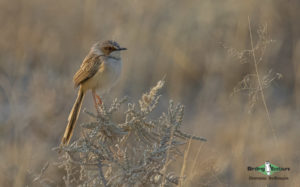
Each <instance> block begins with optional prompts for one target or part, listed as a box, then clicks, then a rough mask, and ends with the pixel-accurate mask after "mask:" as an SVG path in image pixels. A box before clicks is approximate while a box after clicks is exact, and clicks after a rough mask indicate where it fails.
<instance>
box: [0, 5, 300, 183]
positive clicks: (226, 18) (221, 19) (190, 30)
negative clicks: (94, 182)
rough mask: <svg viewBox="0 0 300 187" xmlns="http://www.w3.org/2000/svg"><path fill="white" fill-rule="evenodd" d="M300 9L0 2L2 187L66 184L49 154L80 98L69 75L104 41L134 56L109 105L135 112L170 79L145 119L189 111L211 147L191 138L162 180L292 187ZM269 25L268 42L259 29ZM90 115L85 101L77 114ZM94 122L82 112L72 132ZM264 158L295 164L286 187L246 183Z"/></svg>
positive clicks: (299, 94) (299, 93)
mask: <svg viewBox="0 0 300 187" xmlns="http://www.w3.org/2000/svg"><path fill="white" fill-rule="evenodd" d="M298 7H299V2H298V1H295V0H292V1H288V2H287V1H280V0H274V1H258V0H253V1H247V2H246V1H238V0H224V1H192V0H188V1H173V0H166V1H151V2H150V1H149V2H148V1H147V2H146V1H127V0H125V1H116V0H112V1H96V0H88V1H79V0H72V1H71V0H66V1H45V0H42V1H40V0H27V1H22V0H18V1H8V0H0V10H1V11H0V22H1V23H2V24H1V28H0V137H1V141H0V151H1V154H0V186H26V185H29V186H41V183H39V181H40V180H36V182H34V183H33V180H34V179H38V177H39V175H37V174H38V173H43V174H44V175H47V177H48V178H49V180H47V181H43V182H44V183H43V185H44V186H46V184H48V185H50V186H51V185H52V183H51V181H52V182H53V181H54V182H56V183H58V184H59V186H60V185H64V184H65V182H64V180H63V179H62V176H64V175H65V174H66V173H65V170H64V169H57V167H56V166H54V165H53V164H52V163H54V162H56V161H57V158H58V156H59V155H58V154H57V153H56V152H55V151H52V150H51V149H52V148H53V147H55V146H57V145H58V144H59V140H60V139H61V135H62V133H63V130H64V128H65V125H66V121H67V116H68V112H69V111H70V108H71V106H72V104H73V102H74V99H75V98H74V97H75V96H76V91H74V90H73V85H72V84H71V82H72V76H73V74H74V72H75V71H76V70H77V69H78V67H79V66H80V64H81V61H82V59H83V58H84V56H85V55H86V53H87V51H88V49H89V47H90V46H91V45H92V44H93V43H94V42H95V41H97V40H105V39H115V40H117V41H118V42H119V43H120V44H121V45H122V46H125V47H127V48H128V49H129V50H128V51H127V52H126V53H124V55H123V57H124V71H123V74H122V79H121V81H120V83H119V84H118V85H117V86H116V87H115V88H114V89H113V90H112V91H111V92H110V94H107V95H104V103H105V104H106V105H107V106H110V103H112V101H113V99H114V98H116V97H118V98H123V96H125V95H127V96H128V97H129V101H130V102H132V103H137V102H138V98H140V95H141V93H144V92H145V91H146V90H147V89H148V88H150V87H151V86H152V85H154V84H155V82H156V81H157V80H159V79H160V78H161V77H163V75H166V87H165V88H163V90H162V95H163V96H162V97H161V99H160V103H159V104H158V106H157V109H156V111H154V112H153V113H151V114H150V116H149V118H151V119H155V118H156V117H157V116H159V115H160V114H161V113H162V112H163V111H164V110H165V109H166V108H168V105H169V103H168V101H169V100H170V99H174V100H175V101H176V103H177V102H180V103H182V104H183V105H185V117H184V124H183V126H182V128H183V129H182V130H183V131H184V132H187V133H189V134H192V135H195V136H199V135H202V136H205V137H206V138H207V139H208V142H206V143H201V142H197V141H192V142H191V144H190V147H189V149H187V147H185V150H186V151H185V154H183V155H182V156H183V157H178V158H177V161H176V162H175V163H174V162H170V164H169V165H167V167H166V170H165V171H166V172H170V171H174V173H176V174H178V175H179V176H180V179H184V180H182V181H180V182H182V183H181V184H182V186H266V185H270V186H296V184H298V183H299V171H300V167H299V159H298V158H299V156H300V151H299V150H298V149H297V148H298V144H299V143H300V142H299V138H298V133H297V132H298V131H299V125H298V124H299V109H300V107H299V106H300V87H299V85H300V84H299V82H300V76H299V75H300V68H299V61H300V55H299V54H300V52H299V51H300V42H299V41H300V40H299V38H300V34H299V33H300V26H299V24H298V22H299V21H298V20H299V17H300V13H299V11H298V10H297V8H298ZM248 16H249V17H250V18H251V26H250V28H251V33H252V34H251V37H252V39H251V38H250V37H249V24H248ZM265 24H267V28H268V30H267V31H268V32H266V33H267V35H261V32H256V31H257V30H260V31H261V29H259V28H260V26H264V25H265ZM262 28H264V27H262ZM262 36H263V37H266V38H265V40H261V37H262ZM270 38H271V39H272V40H270ZM261 41H265V42H261ZM266 41H272V42H269V43H268V42H267V43H266ZM223 46H226V47H225V48H224V47H223ZM228 54H229V55H228ZM253 54H254V55H255V57H254V56H253ZM255 61H256V63H255ZM255 64H256V65H257V67H255ZM270 70H272V71H270ZM277 73H279V74H277ZM253 75H254V76H253ZM257 75H259V76H257ZM258 77H260V81H258V80H257V78H258ZM278 78H280V79H278ZM259 82H260V84H261V85H260V86H259V84H258V83H259ZM232 92H234V93H235V94H234V96H231V93H232ZM262 94H263V95H262ZM262 96H263V97H264V99H262ZM145 98H146V96H145ZM92 107H93V105H92V99H89V96H88V97H87V99H86V100H85V101H84V103H83V108H87V109H88V111H92ZM125 110H126V107H124V106H121V107H120V110H119V112H116V113H114V115H113V116H112V119H113V121H114V122H115V123H121V122H122V121H124V120H125V119H124V115H123V112H125ZM268 116H269V117H268ZM92 119H93V118H92V117H90V116H88V115H80V117H79V121H78V124H80V123H82V122H89V121H91V120H92ZM270 125H271V126H270ZM272 129H273V130H272ZM75 131H76V132H75V134H74V138H75V139H73V140H72V141H75V140H76V138H79V137H81V136H80V134H79V132H80V127H79V125H78V128H77V129H76V130H75ZM272 131H273V132H272ZM274 137H275V139H277V140H275V141H274ZM182 149H184V148H182ZM266 160H270V161H271V163H274V164H275V165H276V164H277V165H279V166H281V165H282V166H283V167H285V166H286V167H291V171H290V172H289V173H280V175H287V176H288V177H289V180H288V181H273V182H270V181H266V182H264V181H250V180H248V177H249V175H250V174H249V172H248V171H247V170H246V167H247V166H257V165H261V164H263V162H265V161H266ZM45 163H49V166H48V168H47V169H45V171H44V172H41V169H42V168H43V166H44V165H45ZM35 174H36V175H35ZM252 174H253V175H254V173H251V175H252ZM44 175H43V176H44ZM165 176H166V177H167V175H165Z"/></svg>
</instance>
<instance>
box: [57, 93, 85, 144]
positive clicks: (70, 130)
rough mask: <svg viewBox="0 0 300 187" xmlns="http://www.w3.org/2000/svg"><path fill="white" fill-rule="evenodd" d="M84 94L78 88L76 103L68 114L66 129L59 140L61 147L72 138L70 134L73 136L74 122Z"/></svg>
mask: <svg viewBox="0 0 300 187" xmlns="http://www.w3.org/2000/svg"><path fill="white" fill-rule="evenodd" d="M84 94H85V93H84V91H83V90H82V87H80V88H79V91H78V95H77V98H76V101H75V103H74V105H73V108H72V110H71V112H70V114H69V118H68V125H67V127H66V130H65V133H64V136H63V138H62V140H61V145H68V144H69V142H70V140H71V138H72V134H73V131H74V128H75V124H76V121H77V118H78V115H79V112H80V108H81V104H82V101H83V97H84Z"/></svg>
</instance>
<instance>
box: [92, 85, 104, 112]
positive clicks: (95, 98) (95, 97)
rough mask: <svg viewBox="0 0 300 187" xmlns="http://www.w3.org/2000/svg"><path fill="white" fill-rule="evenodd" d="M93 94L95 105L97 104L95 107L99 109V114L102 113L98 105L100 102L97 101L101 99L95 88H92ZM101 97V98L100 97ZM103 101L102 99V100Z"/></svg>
mask: <svg viewBox="0 0 300 187" xmlns="http://www.w3.org/2000/svg"><path fill="white" fill-rule="evenodd" d="M92 94H93V100H94V105H95V108H96V110H97V113H98V115H100V114H101V112H100V110H99V107H98V103H97V99H99V98H100V97H99V96H98V95H97V94H96V92H95V90H92ZM98 97H99V98H98ZM100 101H101V100H100ZM101 102H102V101H101Z"/></svg>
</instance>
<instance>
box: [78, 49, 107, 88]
mask: <svg viewBox="0 0 300 187" xmlns="http://www.w3.org/2000/svg"><path fill="white" fill-rule="evenodd" d="M100 57H101V56H100V55H96V54H90V55H88V56H86V57H85V59H84V60H83V62H82V64H81V66H80V68H79V70H78V71H77V72H76V73H75V75H74V77H73V81H74V84H75V87H78V86H79V85H80V84H81V83H83V82H84V81H86V80H88V79H89V78H91V77H92V76H94V75H95V74H96V73H97V71H98V70H99V68H100V65H101V64H102V62H103V61H102V59H101V58H100Z"/></svg>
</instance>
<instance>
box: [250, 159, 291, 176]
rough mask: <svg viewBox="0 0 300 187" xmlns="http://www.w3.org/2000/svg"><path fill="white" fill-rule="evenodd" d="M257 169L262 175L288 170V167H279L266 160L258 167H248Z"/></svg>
mask: <svg viewBox="0 0 300 187" xmlns="http://www.w3.org/2000/svg"><path fill="white" fill-rule="evenodd" d="M252 170H254V171H258V172H260V173H262V174H264V175H268V176H270V175H273V174H274V173H276V172H279V171H286V170H287V171H289V170H290V168H281V167H278V166H276V165H274V164H271V163H270V162H269V161H266V162H265V164H263V165H261V166H258V167H255V168H253V167H250V166H249V167H248V171H252Z"/></svg>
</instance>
